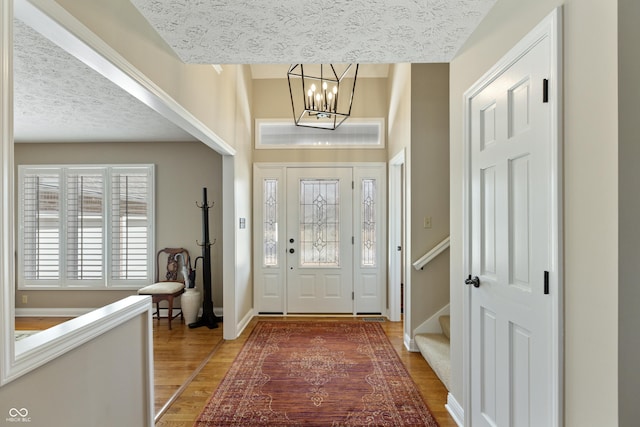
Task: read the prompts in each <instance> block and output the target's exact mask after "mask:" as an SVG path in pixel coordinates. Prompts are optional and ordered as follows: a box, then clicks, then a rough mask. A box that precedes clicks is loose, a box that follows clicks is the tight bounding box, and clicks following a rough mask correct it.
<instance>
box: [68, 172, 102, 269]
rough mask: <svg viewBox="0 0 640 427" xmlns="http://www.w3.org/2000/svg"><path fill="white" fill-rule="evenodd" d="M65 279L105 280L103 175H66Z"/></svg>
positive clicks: (81, 173)
mask: <svg viewBox="0 0 640 427" xmlns="http://www.w3.org/2000/svg"><path fill="white" fill-rule="evenodd" d="M66 182H67V185H66V190H67V197H66V203H67V211H66V225H67V227H66V228H67V230H66V236H67V239H66V249H67V250H66V258H67V259H66V266H67V269H66V277H67V279H69V280H100V279H102V278H103V277H104V263H103V260H104V252H105V251H104V234H105V218H104V192H105V191H104V174H103V173H102V171H98V172H90V173H85V172H77V171H75V170H72V171H69V172H67V176H66Z"/></svg>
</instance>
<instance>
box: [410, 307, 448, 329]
mask: <svg viewBox="0 0 640 427" xmlns="http://www.w3.org/2000/svg"><path fill="white" fill-rule="evenodd" d="M446 315H449V304H447V305H445V306H444V307H442V308H441V309H440V310H438V311H437V312H436V313H435V314H434V315H433V316H431V317H429V318H428V319H427V320H425V321H424V322H422V324H420V325H418V327H417V328H415V329H414V330H413V334H414V335H415V334H441V333H442V327H441V326H440V316H446Z"/></svg>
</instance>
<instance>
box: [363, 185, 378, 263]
mask: <svg viewBox="0 0 640 427" xmlns="http://www.w3.org/2000/svg"><path fill="white" fill-rule="evenodd" d="M360 209H361V214H362V215H361V218H362V266H363V267H375V266H376V249H377V248H376V180H375V179H363V180H362V200H361V203H360Z"/></svg>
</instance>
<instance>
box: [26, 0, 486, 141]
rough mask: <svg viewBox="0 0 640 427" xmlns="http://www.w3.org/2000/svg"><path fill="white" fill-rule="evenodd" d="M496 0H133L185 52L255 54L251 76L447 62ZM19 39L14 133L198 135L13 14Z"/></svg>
mask: <svg viewBox="0 0 640 427" xmlns="http://www.w3.org/2000/svg"><path fill="white" fill-rule="evenodd" d="M495 1H496V0H367V1H363V0H334V1H331V2H329V1H316V2H310V1H301V0H131V2H132V3H133V4H134V5H135V6H136V7H137V8H138V9H139V10H140V11H141V13H142V14H143V15H144V16H145V18H146V19H147V20H148V21H149V22H150V23H151V25H152V26H153V27H154V28H155V29H156V30H157V31H158V33H159V34H160V35H161V36H162V37H163V38H164V39H165V40H166V41H167V43H168V44H169V45H170V46H171V47H172V48H173V49H174V50H175V52H176V54H177V55H178V56H179V57H180V58H181V59H182V60H183V61H184V62H187V63H208V64H227V63H233V64H252V73H253V74H254V78H277V77H279V76H280V75H281V76H282V78H284V75H285V74H286V66H285V67H283V64H291V63H328V62H332V63H348V62H357V63H360V64H366V65H363V66H361V70H360V73H359V75H360V76H361V77H366V76H369V77H386V75H387V72H388V64H390V63H397V62H448V61H450V60H451V59H452V58H453V56H454V54H455V53H456V52H457V50H458V49H459V48H460V46H461V45H462V44H463V43H464V41H465V40H466V39H467V37H468V36H469V35H470V34H471V32H472V31H473V30H474V29H475V27H476V26H477V24H478V23H479V22H480V21H481V20H482V18H483V17H484V16H485V15H486V13H487V12H488V11H489V9H490V8H491V7H492V6H493V4H494V3H495ZM14 43H15V45H14V103H15V111H14V116H15V117H14V120H15V129H14V134H15V139H16V141H17V142H57V141H65V142H74V141H86V142H91V141H169V140H171V141H185V140H193V139H194V138H193V137H192V136H191V135H189V134H187V133H186V132H184V131H182V130H181V129H179V128H178V127H176V126H174V125H173V124H172V123H170V122H169V121H167V120H166V119H164V118H163V117H162V116H160V115H159V114H157V113H156V112H155V111H153V110H151V109H150V108H149V107H147V106H146V105H144V104H142V103H141V102H140V101H138V100H137V99H135V98H134V97H132V96H131V95H129V94H127V93H126V92H124V91H123V90H122V89H120V88H119V87H117V86H116V85H114V84H113V83H111V82H110V81H109V80H107V79H106V78H104V77H102V76H101V75H99V74H98V73H97V72H95V71H94V70H92V69H91V68H89V67H87V66H86V65H84V64H83V63H82V62H80V61H79V60H77V59H76V58H74V57H73V56H71V55H70V54H68V53H66V52H65V51H64V50H62V49H60V48H59V47H57V46H56V45H54V44H53V43H51V42H50V41H48V40H47V39H45V38H44V37H42V36H41V35H40V34H39V33H37V32H36V31H34V30H32V29H31V28H29V27H28V26H26V25H24V24H22V23H21V22H19V21H17V20H16V21H15V34H14ZM263 64H276V65H263ZM373 64H376V65H373ZM367 67H370V68H367ZM280 70H282V71H280ZM367 73H368V74H367ZM365 74H367V75H366V76H365ZM369 74H370V75H369Z"/></svg>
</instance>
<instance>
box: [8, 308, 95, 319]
mask: <svg viewBox="0 0 640 427" xmlns="http://www.w3.org/2000/svg"><path fill="white" fill-rule="evenodd" d="M98 308H99V307H96V308H17V307H16V312H15V316H16V317H78V316H82V315H83V314H87V313H89V312H91V311H93V310H97V309H98Z"/></svg>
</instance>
